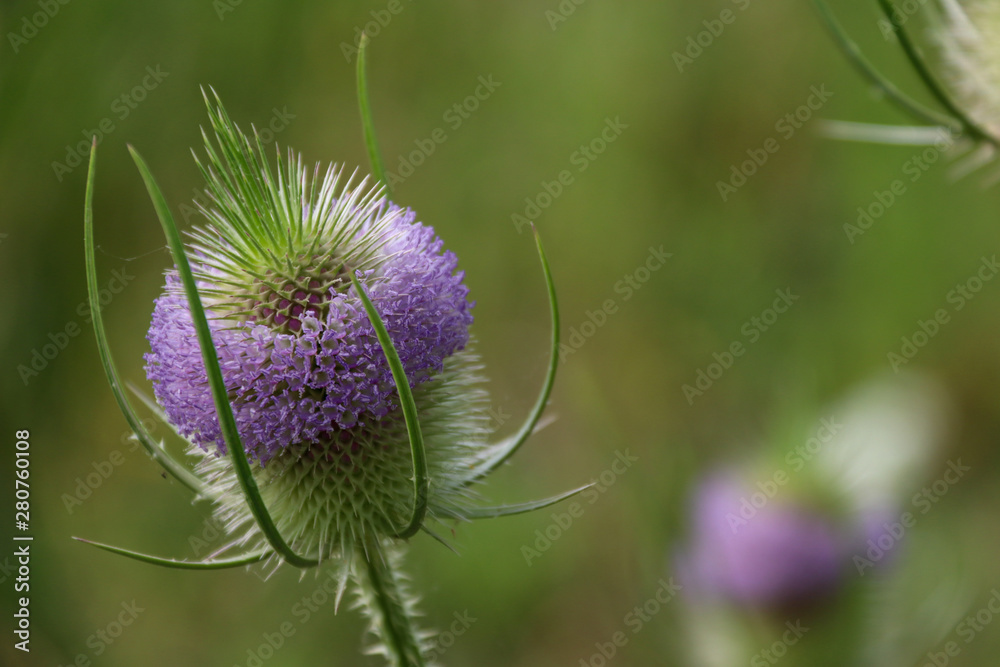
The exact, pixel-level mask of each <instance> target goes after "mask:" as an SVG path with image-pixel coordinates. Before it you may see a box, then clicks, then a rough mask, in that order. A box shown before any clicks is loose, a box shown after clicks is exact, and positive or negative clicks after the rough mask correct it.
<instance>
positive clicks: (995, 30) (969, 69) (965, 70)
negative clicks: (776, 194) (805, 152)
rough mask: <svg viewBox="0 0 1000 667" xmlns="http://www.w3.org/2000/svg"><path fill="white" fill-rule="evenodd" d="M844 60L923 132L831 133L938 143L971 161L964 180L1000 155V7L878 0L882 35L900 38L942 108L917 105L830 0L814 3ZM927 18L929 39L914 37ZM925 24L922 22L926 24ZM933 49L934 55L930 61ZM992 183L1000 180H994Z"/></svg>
mask: <svg viewBox="0 0 1000 667" xmlns="http://www.w3.org/2000/svg"><path fill="white" fill-rule="evenodd" d="M814 1H815V3H816V5H817V7H818V8H819V11H820V15H821V17H822V19H823V21H824V23H825V25H826V26H827V28H828V29H829V31H830V33H831V34H832V35H833V37H834V39H835V41H836V42H837V44H838V46H839V47H840V48H841V50H842V52H843V53H844V55H845V56H846V57H847V58H848V59H849V60H850V62H851V63H852V64H853V65H854V66H855V67H856V68H857V69H858V71H859V72H860V73H861V74H862V75H863V76H864V77H865V78H866V79H867V80H868V81H869V82H870V83H871V84H872V85H873V86H875V87H876V88H877V89H878V90H879V91H880V92H881V93H882V94H884V95H885V96H886V98H887V99H888V100H889V101H890V102H892V103H894V104H895V105H896V106H897V107H898V108H900V109H902V110H903V111H904V112H906V113H907V114H908V115H910V116H911V117H912V118H913V119H914V120H916V121H918V122H920V123H922V124H921V125H919V126H885V125H872V124H868V123H855V122H847V121H836V122H828V123H827V127H826V129H827V132H828V134H830V135H832V136H834V137H837V138H841V139H850V140H856V141H874V142H883V143H889V144H915V145H921V144H930V145H934V146H936V147H937V148H938V150H939V151H941V152H948V153H950V154H951V155H952V157H953V158H959V157H962V156H965V158H966V159H965V160H964V162H963V163H962V164H960V165H957V167H956V173H958V174H960V175H964V174H966V173H968V172H971V171H973V170H975V169H977V168H980V167H984V166H985V165H988V164H990V163H991V162H992V161H993V160H994V158H995V157H996V156H997V153H998V151H1000V48H998V46H997V44H998V39H1000V11H998V10H997V6H996V5H995V3H991V2H986V1H983V0H973V1H972V2H969V3H966V4H965V5H963V4H962V3H960V2H959V1H958V0H941V2H940V6H938V5H936V4H934V3H928V2H919V3H918V2H915V1H910V2H906V3H902V4H899V3H897V2H896V1H895V0H878V4H879V6H880V7H881V9H882V12H883V17H882V18H881V19H879V22H878V25H879V30H880V31H881V32H882V34H883V36H884V37H886V38H887V39H893V40H896V41H897V42H898V44H899V46H900V48H901V50H902V52H903V53H904V55H905V56H906V59H907V61H908V62H909V63H910V65H911V66H912V67H913V69H914V71H915V73H916V74H917V75H918V77H919V78H920V80H921V82H922V83H923V84H924V86H925V88H926V91H927V92H928V93H929V94H930V95H931V97H932V98H933V99H934V102H935V103H936V108H934V107H928V106H926V105H924V104H923V103H921V102H919V101H917V100H916V99H914V98H913V97H911V96H910V95H909V94H907V93H905V92H904V91H903V90H902V89H900V88H899V87H897V86H896V85H895V84H894V83H893V82H892V81H891V80H890V79H889V78H887V77H886V76H885V75H884V74H882V73H881V72H880V71H879V70H878V69H877V68H876V67H875V66H874V65H873V64H872V63H871V62H870V61H869V60H868V59H867V58H866V57H865V56H864V55H863V53H862V51H861V48H860V47H859V46H858V45H857V43H855V41H854V40H853V39H852V38H851V37H850V35H848V33H847V31H845V29H844V28H843V27H842V26H841V25H840V23H839V22H838V21H837V19H836V18H834V15H833V12H832V10H831V9H830V7H829V6H828V5H827V3H826V0H814ZM921 19H924V21H925V24H926V25H927V26H928V27H927V28H926V30H925V32H926V39H924V40H920V39H918V38H916V37H915V36H914V35H913V33H914V32H916V30H914V28H913V25H914V23H920V20H921ZM925 24H921V25H922V26H923V25H925ZM928 48H930V49H932V50H933V51H934V53H933V55H931V56H928V54H927V50H928ZM988 178H989V179H990V180H995V179H996V178H1000V174H991V175H990V176H989V177H988Z"/></svg>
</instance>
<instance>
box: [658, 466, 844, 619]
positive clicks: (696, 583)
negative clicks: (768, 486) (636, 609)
mask: <svg viewBox="0 0 1000 667" xmlns="http://www.w3.org/2000/svg"><path fill="white" fill-rule="evenodd" d="M755 491H756V489H753V488H752V487H751V486H749V485H748V484H747V483H745V482H744V480H743V479H741V478H740V477H739V476H738V475H735V474H716V475H715V476H712V477H709V478H708V479H706V480H705V481H704V482H703V483H702V484H701V485H700V486H699V488H698V489H697V491H696V493H695V497H694V506H693V513H692V514H693V515H692V527H691V529H692V532H691V540H690V543H689V545H688V547H687V549H686V550H685V551H684V552H683V553H682V554H681V555H680V557H679V559H678V563H677V567H678V573H679V575H680V577H681V578H682V580H683V581H684V584H685V589H686V590H688V592H689V593H693V594H694V595H695V596H699V597H711V598H721V599H725V600H729V601H731V602H735V603H737V604H741V605H746V606H751V607H757V608H763V609H769V610H774V609H779V610H780V609H787V608H790V607H794V608H799V607H807V606H809V605H810V603H812V602H816V601H820V600H822V599H824V598H826V597H828V596H829V595H830V594H832V593H833V592H835V591H836V590H837V588H838V585H839V584H840V583H841V582H842V580H843V578H844V575H845V567H849V566H850V554H851V551H852V548H853V546H854V544H855V539H854V536H853V535H851V534H849V533H850V532H851V531H845V530H844V529H843V527H842V526H841V525H840V524H839V523H838V522H837V521H836V520H835V519H834V518H833V517H830V516H826V515H824V514H823V513H822V512H821V511H819V510H818V509H815V508H812V507H808V506H806V505H804V504H801V503H794V502H792V501H791V500H789V499H783V498H779V497H774V498H768V499H767V502H766V503H764V504H762V505H761V506H760V507H759V508H754V507H753V505H749V504H748V503H747V502H745V501H744V499H745V498H750V497H751V495H753V494H754V492H755ZM747 508H750V509H755V512H751V511H749V510H748V509H747ZM741 511H742V512H743V514H741Z"/></svg>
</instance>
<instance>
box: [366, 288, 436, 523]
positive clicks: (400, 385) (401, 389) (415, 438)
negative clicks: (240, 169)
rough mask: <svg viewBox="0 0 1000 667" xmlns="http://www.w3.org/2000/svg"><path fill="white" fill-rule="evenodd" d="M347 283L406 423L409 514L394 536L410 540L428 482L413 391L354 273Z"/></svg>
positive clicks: (422, 510) (420, 517) (424, 503)
mask: <svg viewBox="0 0 1000 667" xmlns="http://www.w3.org/2000/svg"><path fill="white" fill-rule="evenodd" d="M350 276H351V282H352V283H353V284H354V289H356V290H357V292H358V296H360V297H361V302H362V303H363V304H364V306H365V312H367V313H368V319H369V320H370V321H371V323H372V327H373V328H374V329H375V336H376V337H377V338H378V342H379V345H381V346H382V354H384V355H385V360H386V361H387V362H388V364H389V369H390V370H391V371H392V379H393V381H394V382H395V383H396V393H397V394H398V395H399V405H400V408H402V410H403V419H404V420H406V432H407V434H408V435H409V437H410V455H411V457H412V458H413V514H412V516H411V517H410V522H409V523H408V524H407V526H406V528H404V529H403V530H401V531H400V532H399V533H397V534H396V537H404V538H405V537H412V536H413V535H415V534H416V533H417V531H418V530H420V526H421V524H423V522H424V516H425V515H426V514H427V496H428V492H429V487H430V479H429V477H428V476H427V453H426V452H425V451H424V437H423V434H422V433H421V431H420V418H419V417H418V416H417V404H416V401H414V400H413V391H412V390H411V389H410V381H409V380H408V379H407V378H406V371H405V370H404V369H403V362H402V361H400V360H399V353H398V352H396V347H395V346H394V345H393V344H392V339H391V338H389V332H388V331H387V330H386V328H385V323H384V322H383V321H382V317H381V316H380V315H379V314H378V311H377V310H375V306H374V305H373V304H372V302H371V299H369V298H368V294H366V293H365V290H364V288H363V287H362V286H361V283H360V282H359V281H358V278H357V276H355V275H354V272H353V271H352V272H350Z"/></svg>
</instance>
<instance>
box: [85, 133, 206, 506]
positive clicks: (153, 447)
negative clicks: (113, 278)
mask: <svg viewBox="0 0 1000 667" xmlns="http://www.w3.org/2000/svg"><path fill="white" fill-rule="evenodd" d="M96 165H97V139H96V137H95V139H94V142H93V144H92V145H91V148H90V165H89V167H88V169H87V194H86V201H85V203H84V211H83V246H84V256H85V259H86V266H87V298H88V299H89V301H90V313H91V316H92V317H93V322H94V335H95V337H96V338H97V351H98V352H99V354H100V356H101V365H102V366H104V374H105V375H106V376H107V378H108V384H110V385H111V393H113V394H114V396H115V402H117V403H118V408H119V409H120V410H121V412H122V415H124V416H125V421H126V422H128V425H129V427H130V428H131V429H132V431H133V432H135V434H136V437H138V439H139V442H140V443H142V446H143V447H145V448H146V451H147V452H149V455H150V456H151V457H153V460H155V461H156V462H157V463H159V464H160V465H161V466H163V469H164V470H166V471H167V472H168V473H170V475H171V476H172V477H173V478H174V479H176V480H177V481H178V482H180V483H181V484H183V485H184V486H186V487H187V488H189V489H191V490H192V491H194V492H195V493H197V494H199V495H202V496H205V495H207V492H208V486H207V485H206V484H205V483H204V482H203V481H201V480H200V479H198V477H196V476H195V475H194V474H193V473H191V472H190V471H189V470H187V469H186V468H185V467H184V466H183V465H182V464H181V463H179V462H178V461H176V460H175V459H173V458H172V457H171V456H170V455H169V454H168V453H167V452H166V451H165V450H164V449H163V448H162V447H161V446H160V445H159V444H158V443H157V442H156V441H154V440H153V438H152V436H151V435H150V434H149V432H148V431H146V429H145V428H143V426H142V420H140V419H139V417H138V415H136V413H135V410H134V409H133V408H132V404H131V402H130V401H129V400H128V396H126V395H125V392H124V391H123V390H122V381H121V378H120V377H119V375H118V369H117V367H116V366H115V362H114V359H113V358H112V357H111V347H110V346H109V345H108V338H107V335H106V333H105V331H104V316H103V315H102V314H101V301H100V295H99V291H100V288H99V287H98V285H97V262H96V258H95V253H94V173H95V171H96Z"/></svg>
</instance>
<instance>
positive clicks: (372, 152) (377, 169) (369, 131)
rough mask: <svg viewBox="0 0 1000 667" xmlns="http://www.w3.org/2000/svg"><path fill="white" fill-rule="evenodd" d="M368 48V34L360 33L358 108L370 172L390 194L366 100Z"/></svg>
mask: <svg viewBox="0 0 1000 667" xmlns="http://www.w3.org/2000/svg"><path fill="white" fill-rule="evenodd" d="M367 50H368V35H367V34H362V35H361V43H360V44H359V45H358V77H357V78H358V108H359V109H360V110H361V127H362V129H363V130H364V134H365V146H366V147H367V148H368V161H369V162H371V165H372V174H373V175H374V176H375V178H377V179H378V180H379V182H380V183H381V184H382V185H384V186H385V191H386V192H387V193H388V194H392V190H391V189H390V188H389V181H388V180H387V179H386V177H385V167H384V166H383V164H382V156H381V154H380V153H379V150H378V141H376V139H375V123H374V121H373V120H372V108H371V104H370V103H369V101H368V75H367V73H366V71H365V69H366V66H367V58H366V53H367Z"/></svg>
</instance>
